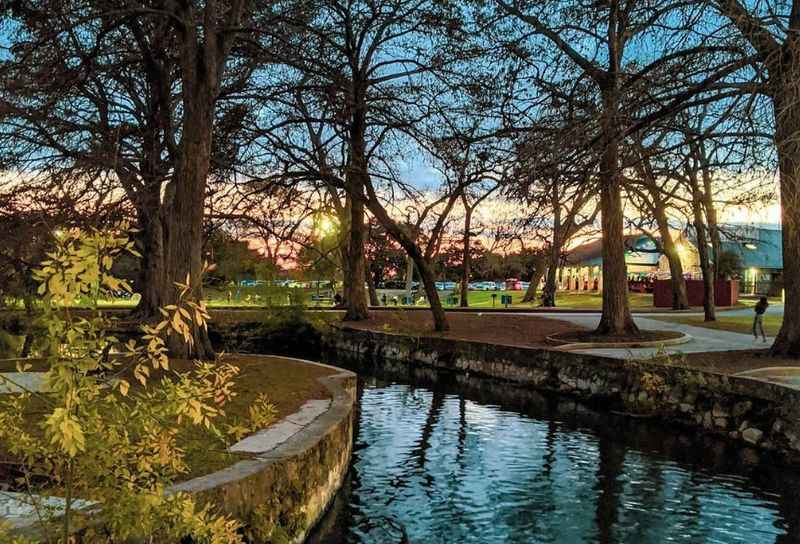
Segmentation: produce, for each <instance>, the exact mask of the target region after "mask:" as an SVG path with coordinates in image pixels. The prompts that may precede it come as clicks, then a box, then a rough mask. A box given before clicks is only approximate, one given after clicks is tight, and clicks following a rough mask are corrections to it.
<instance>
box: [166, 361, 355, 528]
mask: <svg viewBox="0 0 800 544" xmlns="http://www.w3.org/2000/svg"><path fill="white" fill-rule="evenodd" d="M308 363H309V364H319V363H311V362H308ZM337 370H339V373H338V374H334V375H331V376H327V377H323V378H319V381H320V382H321V383H323V384H324V385H325V386H326V387H327V388H328V389H329V390H330V391H331V393H332V395H333V399H332V401H331V405H330V407H329V408H328V410H327V411H326V412H325V413H323V414H322V415H320V416H319V417H317V418H316V419H314V420H313V421H312V422H310V423H309V424H308V425H307V426H306V427H305V428H304V429H303V430H302V431H300V432H298V433H296V434H294V435H293V436H291V437H290V438H289V439H288V440H286V441H285V442H281V443H280V444H279V445H277V446H276V447H275V448H273V449H271V450H269V451H267V452H264V453H260V454H258V455H256V456H255V457H254V458H252V459H247V460H243V461H239V462H238V463H236V464H234V465H232V466H230V467H227V468H225V469H223V470H220V471H218V472H214V473H212V474H208V475H205V476H200V477H198V478H194V479H192V480H190V481H188V482H184V483H182V484H179V485H177V486H175V487H174V488H173V489H174V490H175V491H186V492H189V493H192V494H194V495H195V496H197V497H198V498H199V499H200V501H201V502H202V501H209V502H212V503H213V504H215V505H217V506H220V507H222V508H223V510H224V511H225V512H227V513H228V514H230V515H232V516H234V517H235V518H237V519H239V520H240V521H242V522H243V523H245V524H246V526H247V528H248V531H249V532H250V535H249V536H250V537H251V539H252V540H253V541H255V542H271V543H282V542H298V543H299V542H303V541H304V540H305V539H306V536H307V535H308V533H309V532H310V531H311V529H312V528H313V527H314V525H315V524H316V523H317V522H318V521H319V520H320V519H321V518H322V516H323V515H324V514H325V511H326V510H327V508H328V505H329V504H330V502H331V501H332V500H333V498H334V496H335V495H336V493H337V492H338V490H339V488H340V487H341V485H342V482H343V481H344V478H345V475H346V474H347V470H348V468H349V464H350V456H351V454H352V447H353V423H354V419H353V418H354V413H355V412H354V405H355V396H356V375H355V374H353V373H352V372H348V371H345V370H341V369H337Z"/></svg>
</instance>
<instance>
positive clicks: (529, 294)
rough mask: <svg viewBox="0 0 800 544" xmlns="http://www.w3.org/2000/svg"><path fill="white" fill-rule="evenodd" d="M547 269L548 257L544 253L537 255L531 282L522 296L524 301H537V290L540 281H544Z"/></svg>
mask: <svg viewBox="0 0 800 544" xmlns="http://www.w3.org/2000/svg"><path fill="white" fill-rule="evenodd" d="M546 269H547V259H545V258H544V255H541V256H539V257H537V258H536V262H535V263H534V265H533V273H532V274H531V277H530V282H531V283H530V285H528V289H527V290H526V291H525V296H523V297H522V302H536V291H537V289H538V288H539V282H540V281H542V276H544V273H545V270H546Z"/></svg>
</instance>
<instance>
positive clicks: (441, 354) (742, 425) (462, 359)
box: [326, 327, 800, 463]
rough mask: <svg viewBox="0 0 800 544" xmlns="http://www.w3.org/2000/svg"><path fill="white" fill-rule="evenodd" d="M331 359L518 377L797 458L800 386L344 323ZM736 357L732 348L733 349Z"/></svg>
mask: <svg viewBox="0 0 800 544" xmlns="http://www.w3.org/2000/svg"><path fill="white" fill-rule="evenodd" d="M326 349H327V351H328V355H329V356H330V357H338V358H340V359H341V360H346V359H349V360H350V361H351V362H352V363H355V364H356V365H366V366H370V365H375V366H380V367H386V368H388V369H394V370H401V369H403V368H406V369H408V368H409V367H431V368H434V369H438V370H441V371H447V372H453V373H459V374H465V375H467V376H469V377H477V378H490V379H494V380H502V381H507V382H513V383H516V384H519V385H521V386H526V387H531V388H533V389H538V390H543V391H552V392H556V393H559V394H564V395H568V396H572V397H577V398H579V399H582V400H585V401H587V402H590V403H592V404H593V405H594V406H596V407H598V408H600V409H603V410H609V411H615V412H621V413H625V414H631V415H637V416H645V415H646V416H649V417H653V418H655V419H660V420H663V421H667V422H671V423H675V424H678V425H681V426H685V427H690V428H694V429H697V430H699V431H701V432H704V433H708V434H713V435H717V436H721V437H724V438H726V439H729V440H734V441H737V442H740V443H741V444H742V445H744V446H748V447H752V448H755V450H754V451H753V453H754V454H755V453H756V451H757V450H765V451H770V452H773V453H776V454H777V455H778V457H779V458H780V460H782V461H783V462H786V463H797V462H800V389H794V388H791V387H787V386H784V385H780V384H777V383H773V382H768V381H764V380H761V379H758V378H753V377H746V376H735V375H734V376H732V375H728V374H721V373H716V372H711V371H706V370H700V369H696V368H692V367H689V366H685V365H683V366H681V365H678V364H665V363H660V362H653V361H647V360H623V359H613V358H610V357H603V356H601V355H596V354H590V353H585V352H569V351H564V350H558V349H553V348H546V349H545V348H524V347H515V346H507V345H495V344H486V343H482V342H474V341H467V340H454V339H449V338H437V337H411V336H403V335H399V334H396V333H383V332H379V331H367V330H360V329H352V328H345V327H342V328H340V329H338V330H336V331H334V332H333V333H331V334H330V335H329V336H328V337H327V338H326ZM732 356H735V353H732Z"/></svg>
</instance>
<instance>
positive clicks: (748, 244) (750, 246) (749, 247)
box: [744, 242, 758, 249]
mask: <svg viewBox="0 0 800 544" xmlns="http://www.w3.org/2000/svg"><path fill="white" fill-rule="evenodd" d="M744 247H746V248H747V249H758V246H757V245H755V244H751V243H750V242H747V243H746V244H745V245H744Z"/></svg>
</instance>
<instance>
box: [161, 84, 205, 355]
mask: <svg viewBox="0 0 800 544" xmlns="http://www.w3.org/2000/svg"><path fill="white" fill-rule="evenodd" d="M184 92H185V93H186V95H185V97H186V99H185V100H184V125H183V134H182V139H181V154H180V158H179V160H178V162H177V164H176V168H175V174H174V176H173V181H172V183H173V190H174V192H173V194H172V198H171V201H170V203H169V205H170V208H169V210H170V211H169V214H168V218H167V236H166V240H167V246H166V247H167V252H166V259H165V262H166V282H167V284H168V285H167V288H166V293H167V301H168V302H170V303H172V304H175V303H176V302H177V301H178V291H179V290H178V288H177V287H176V286H175V285H174V284H175V283H176V282H180V283H183V282H185V281H186V278H187V277H188V278H189V287H190V289H189V292H188V294H187V296H186V298H185V300H187V301H188V300H191V301H194V302H198V303H199V302H200V301H202V300H203V278H202V272H203V212H204V203H205V193H206V182H207V178H208V172H209V166H210V157H211V135H212V127H213V121H214V115H213V108H212V103H213V102H211V101H208V100H207V99H203V98H199V99H195V100H192V99H190V96H191V94H190V93H189V92H187V91H184ZM204 92H207V90H206V89H204V88H201V89H195V93H196V95H197V96H203V93H204ZM167 345H168V348H169V351H170V355H171V356H172V357H176V358H183V359H211V358H214V356H215V354H214V350H213V349H212V347H211V341H210V340H209V338H208V330H207V329H206V328H205V327H198V326H197V325H195V324H194V323H193V325H192V343H191V345H190V344H189V343H187V342H185V341H184V340H183V338H182V337H181V336H179V335H177V334H171V335H170V337H169V339H168V342H167Z"/></svg>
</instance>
